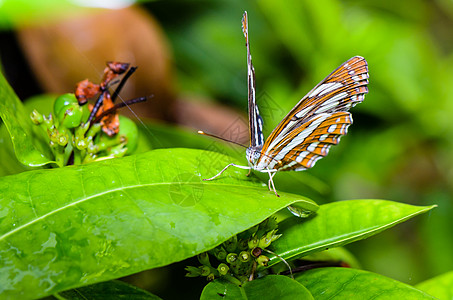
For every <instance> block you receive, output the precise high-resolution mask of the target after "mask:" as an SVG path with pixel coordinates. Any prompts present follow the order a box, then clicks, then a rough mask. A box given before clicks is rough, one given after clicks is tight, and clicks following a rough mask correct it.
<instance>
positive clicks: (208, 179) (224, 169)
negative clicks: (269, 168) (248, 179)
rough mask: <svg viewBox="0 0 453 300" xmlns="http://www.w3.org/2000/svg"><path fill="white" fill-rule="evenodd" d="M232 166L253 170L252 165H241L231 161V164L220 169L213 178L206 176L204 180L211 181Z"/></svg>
mask: <svg viewBox="0 0 453 300" xmlns="http://www.w3.org/2000/svg"><path fill="white" fill-rule="evenodd" d="M231 166H233V167H236V168H240V169H245V170H247V169H248V170H251V167H245V166H239V165H236V164H233V163H231V164H229V165H227V166H226V167H225V168H223V170H222V171H220V172H219V173H218V174H217V175H214V176H213V177H211V178H205V179H203V181H210V180H213V179H216V178H217V177H219V176H220V175H222V173H223V172H225V171H226V170H227V169H228V168H229V167H231Z"/></svg>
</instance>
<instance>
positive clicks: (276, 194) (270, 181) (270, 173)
mask: <svg viewBox="0 0 453 300" xmlns="http://www.w3.org/2000/svg"><path fill="white" fill-rule="evenodd" d="M275 174H277V172H269V181H268V182H267V186H268V187H269V191H274V193H275V196H277V197H280V195H279V194H278V193H277V190H276V189H275V185H274V181H273V180H272V178H274V176H275ZM271 185H272V188H271Z"/></svg>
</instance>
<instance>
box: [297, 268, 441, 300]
mask: <svg viewBox="0 0 453 300" xmlns="http://www.w3.org/2000/svg"><path fill="white" fill-rule="evenodd" d="M296 280H297V281H298V282H300V283H301V284H303V285H304V286H305V287H306V288H307V289H308V290H309V291H310V292H311V293H312V295H313V297H314V298H315V299H317V300H322V299H348V300H349V299H420V300H421V299H435V298H434V297H432V296H430V295H428V294H426V293H424V292H422V291H420V290H417V289H416V288H414V287H412V286H410V285H407V284H404V283H402V282H399V281H396V280H394V279H390V278H388V277H385V276H382V275H379V274H375V273H371V272H367V271H362V270H355V269H349V268H319V269H313V270H310V271H306V272H303V273H301V274H299V275H297V276H296Z"/></svg>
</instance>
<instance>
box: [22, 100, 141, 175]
mask: <svg viewBox="0 0 453 300" xmlns="http://www.w3.org/2000/svg"><path fill="white" fill-rule="evenodd" d="M89 115H90V109H89V108H88V107H87V105H79V103H78V101H77V99H76V97H75V96H74V94H69V93H68V94H63V95H61V96H59V97H57V98H56V100H55V102H54V109H53V113H51V114H49V115H48V116H46V115H42V114H40V113H39V112H38V111H37V110H33V112H32V113H31V114H30V118H31V120H32V122H33V123H34V124H36V125H38V126H40V127H41V128H42V129H43V131H44V132H45V134H46V135H47V138H48V143H49V146H50V149H51V152H52V154H53V156H54V159H55V163H56V165H57V166H59V167H63V166H65V165H67V164H68V162H69V160H70V159H71V162H70V164H84V163H88V162H91V161H94V160H100V159H106V158H113V157H122V156H124V155H125V154H126V152H128V150H129V151H130V150H131V147H130V145H132V146H133V147H135V146H136V143H137V141H136V140H137V135H138V131H137V127H136V125H135V123H134V122H132V121H131V120H129V119H127V118H126V117H123V116H120V124H121V127H120V132H119V134H116V135H114V136H112V137H109V136H107V135H106V134H104V133H103V132H102V131H101V124H100V123H92V124H91V123H88V122H87V120H88V118H89ZM123 125H124V126H123ZM126 146H127V147H126Z"/></svg>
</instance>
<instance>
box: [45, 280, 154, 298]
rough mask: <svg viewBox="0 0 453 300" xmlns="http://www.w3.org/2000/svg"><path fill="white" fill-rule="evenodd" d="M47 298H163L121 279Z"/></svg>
mask: <svg viewBox="0 0 453 300" xmlns="http://www.w3.org/2000/svg"><path fill="white" fill-rule="evenodd" d="M47 299H49V300H50V299H59V300H79V299H132V300H139V299H148V300H159V299H161V298H159V297H157V296H156V295H153V294H151V293H150V292H148V291H145V290H142V289H139V288H138V287H136V286H133V285H130V284H127V283H125V282H122V281H119V280H111V281H106V282H101V283H97V284H93V285H89V286H85V287H81V288H77V289H73V290H68V291H64V292H60V293H58V294H55V295H54V296H51V297H48V298H47Z"/></svg>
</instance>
